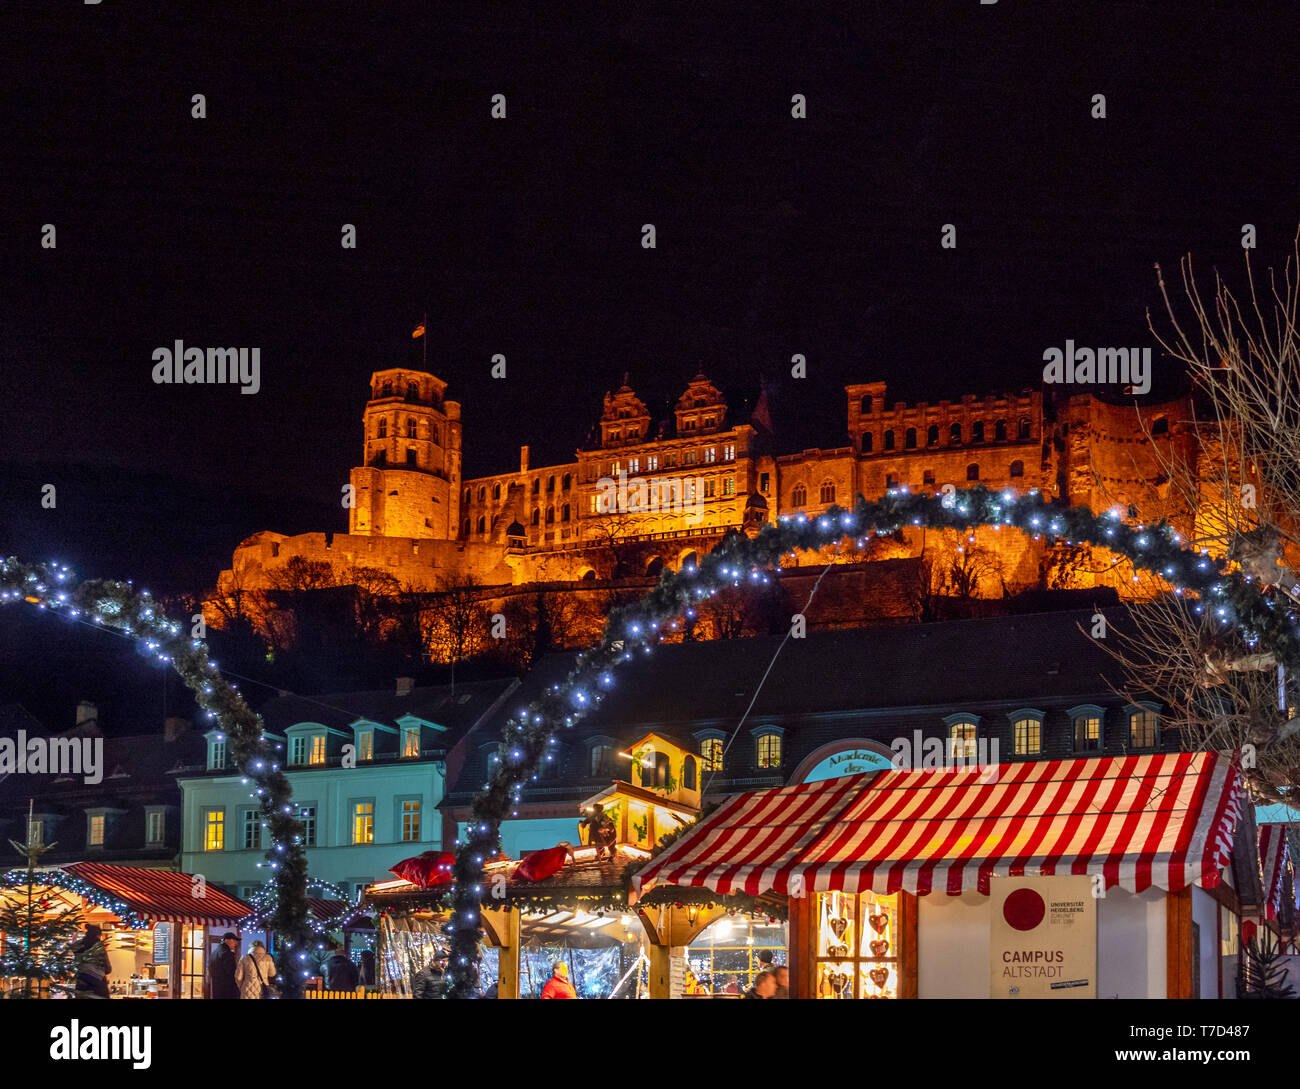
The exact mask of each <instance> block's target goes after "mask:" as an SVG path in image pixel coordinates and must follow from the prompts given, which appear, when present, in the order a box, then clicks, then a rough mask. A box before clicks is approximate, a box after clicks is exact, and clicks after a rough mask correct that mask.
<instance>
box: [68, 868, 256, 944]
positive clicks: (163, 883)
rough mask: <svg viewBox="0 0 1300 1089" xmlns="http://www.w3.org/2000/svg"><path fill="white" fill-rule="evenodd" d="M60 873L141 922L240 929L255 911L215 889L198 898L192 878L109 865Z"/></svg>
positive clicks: (208, 890)
mask: <svg viewBox="0 0 1300 1089" xmlns="http://www.w3.org/2000/svg"><path fill="white" fill-rule="evenodd" d="M59 869H61V870H63V871H64V872H65V873H69V874H71V875H72V876H73V877H79V878H81V880H82V881H85V882H87V883H88V884H91V885H94V886H95V887H96V888H98V889H101V890H102V891H104V892H106V893H108V894H109V895H110V896H113V897H115V898H117V899H118V900H120V901H122V902H123V903H124V904H126V906H127V907H128V908H129V909H130V910H131V911H132V912H133V913H134V914H135V915H137V916H138V917H140V918H141V919H148V920H150V921H151V922H155V923H188V924H190V925H194V926H204V925H207V926H228V927H232V928H233V927H236V926H237V925H238V924H239V920H240V919H242V918H244V916H246V915H247V914H248V913H249V911H250V910H251V909H250V908H249V906H248V905H247V904H246V903H244V901H243V900H237V899H236V898H235V897H233V896H231V895H230V894H229V893H225V892H222V891H221V890H220V889H218V888H216V887H215V886H212V885H207V886H198V887H199V888H202V891H203V895H202V896H195V895H194V892H195V889H196V886H195V883H194V881H193V880H192V877H191V875H190V874H187V873H176V872H174V871H172V870H147V869H143V868H140V867H137V866H114V865H111V864H110V863H106V862H73V863H70V864H69V865H66V866H60V867H59Z"/></svg>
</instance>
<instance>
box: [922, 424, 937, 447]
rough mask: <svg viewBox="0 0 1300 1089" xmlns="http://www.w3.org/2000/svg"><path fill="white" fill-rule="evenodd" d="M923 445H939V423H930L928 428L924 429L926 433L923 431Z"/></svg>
mask: <svg viewBox="0 0 1300 1089" xmlns="http://www.w3.org/2000/svg"><path fill="white" fill-rule="evenodd" d="M925 445H926V446H938V445H939V425H938V424H931V425H930V428H929V430H928V431H926V433H925Z"/></svg>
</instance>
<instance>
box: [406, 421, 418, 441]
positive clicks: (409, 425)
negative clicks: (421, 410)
mask: <svg viewBox="0 0 1300 1089" xmlns="http://www.w3.org/2000/svg"><path fill="white" fill-rule="evenodd" d="M406 437H407V438H408V439H418V438H419V437H420V425H419V424H418V423H416V422H415V417H414V416H407V417H406Z"/></svg>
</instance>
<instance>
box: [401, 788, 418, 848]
mask: <svg viewBox="0 0 1300 1089" xmlns="http://www.w3.org/2000/svg"><path fill="white" fill-rule="evenodd" d="M419 838H420V802H419V799H418V798H408V799H407V800H406V801H404V802H403V803H402V842H403V843H414V842H416V841H417V840H418V839H419Z"/></svg>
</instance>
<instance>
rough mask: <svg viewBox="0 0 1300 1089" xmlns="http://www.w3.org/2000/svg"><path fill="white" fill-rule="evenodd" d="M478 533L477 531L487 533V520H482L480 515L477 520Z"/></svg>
mask: <svg viewBox="0 0 1300 1089" xmlns="http://www.w3.org/2000/svg"><path fill="white" fill-rule="evenodd" d="M478 531H479V532H480V533H484V532H486V531H487V519H486V518H484V517H483V516H482V515H479V519H478Z"/></svg>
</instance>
